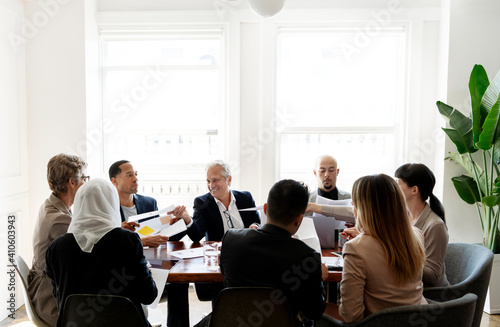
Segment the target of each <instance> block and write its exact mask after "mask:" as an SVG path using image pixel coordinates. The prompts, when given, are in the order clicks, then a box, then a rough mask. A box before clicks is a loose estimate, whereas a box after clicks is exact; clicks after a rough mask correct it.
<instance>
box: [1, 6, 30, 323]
mask: <svg viewBox="0 0 500 327" xmlns="http://www.w3.org/2000/svg"><path fill="white" fill-rule="evenodd" d="M23 16H24V10H23V6H22V4H21V2H19V1H17V0H0V35H1V36H2V38H0V72H1V73H0V149H1V160H0V217H1V219H0V263H1V267H2V270H1V272H0V285H1V289H0V301H1V303H2V304H3V305H2V306H1V307H0V320H2V319H4V318H6V317H7V315H8V314H11V313H12V312H11V311H9V310H8V309H11V308H12V309H14V310H15V309H16V308H17V307H19V306H20V305H22V304H23V301H22V299H21V297H19V294H21V292H20V288H21V285H20V280H19V279H18V280H17V281H16V280H15V279H12V280H11V274H10V270H11V269H13V267H12V266H11V263H10V262H9V261H8V260H9V258H12V257H11V256H9V254H10V255H13V254H14V253H16V252H22V251H23V250H24V249H25V248H26V246H27V245H26V242H23V235H27V234H28V233H29V210H28V208H29V204H28V199H29V197H28V168H27V167H28V162H27V150H26V137H27V131H26V104H25V99H26V95H25V92H26V87H25V65H24V42H23V39H22V37H21V35H22V30H21V28H22V19H23ZM9 251H10V252H9ZM12 277H14V278H15V275H14V274H12Z"/></svg>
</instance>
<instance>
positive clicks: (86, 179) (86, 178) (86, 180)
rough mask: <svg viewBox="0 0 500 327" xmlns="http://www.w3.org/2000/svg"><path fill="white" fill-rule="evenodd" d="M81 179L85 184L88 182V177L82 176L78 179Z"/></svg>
mask: <svg viewBox="0 0 500 327" xmlns="http://www.w3.org/2000/svg"><path fill="white" fill-rule="evenodd" d="M80 178H81V179H83V181H84V182H85V183H86V182H88V181H89V180H90V176H82V177H80Z"/></svg>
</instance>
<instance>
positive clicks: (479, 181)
mask: <svg viewBox="0 0 500 327" xmlns="http://www.w3.org/2000/svg"><path fill="white" fill-rule="evenodd" d="M469 93H470V103H471V115H470V117H467V116H465V115H463V114H462V113H461V112H460V111H458V110H457V109H454V108H453V107H451V106H449V105H447V104H445V103H443V102H440V101H438V102H437V107H438V109H439V112H440V114H441V115H442V116H443V117H444V118H445V119H446V121H447V122H448V124H449V126H450V128H443V130H444V132H445V133H446V135H448V137H449V138H450V140H451V141H452V142H453V143H454V144H455V146H456V148H457V152H450V157H448V158H447V159H449V160H452V161H454V162H456V163H458V164H460V165H461V166H462V167H463V168H464V169H465V170H466V171H467V173H468V175H461V176H456V177H453V178H452V181H453V185H454V186H455V189H456V190H457V193H458V195H459V196H460V198H461V199H462V200H464V201H465V202H467V203H468V204H475V205H476V207H477V212H478V215H479V220H480V222H481V229H482V232H483V245H484V246H486V247H488V248H489V249H491V251H493V253H500V248H499V240H500V239H499V237H500V234H499V230H498V219H499V214H500V210H499V209H500V178H499V168H498V163H499V162H500V161H499V160H500V99H499V94H500V72H499V73H498V74H497V75H496V76H495V79H494V80H493V82H492V83H491V84H490V82H489V80H488V75H487V74H486V71H485V69H484V68H483V66H481V65H475V66H474V69H473V70H472V73H471V75H470V80H469Z"/></svg>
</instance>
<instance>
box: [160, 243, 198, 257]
mask: <svg viewBox="0 0 500 327" xmlns="http://www.w3.org/2000/svg"><path fill="white" fill-rule="evenodd" d="M168 254H170V255H173V256H174V257H177V258H180V259H191V258H198V257H203V247H201V246H200V247H199V248H193V249H185V250H179V251H172V252H169V253H168Z"/></svg>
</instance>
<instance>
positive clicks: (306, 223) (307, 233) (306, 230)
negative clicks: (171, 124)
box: [294, 217, 321, 254]
mask: <svg viewBox="0 0 500 327" xmlns="http://www.w3.org/2000/svg"><path fill="white" fill-rule="evenodd" d="M294 237H296V238H298V239H300V240H301V241H302V242H304V243H306V244H307V245H309V246H310V247H311V248H313V249H314V250H316V251H317V252H319V254H321V246H320V244H319V239H318V234H317V233H316V228H315V227H314V221H313V220H312V218H307V217H304V218H303V219H302V224H300V227H299V229H298V230H297V232H296V233H295V235H294Z"/></svg>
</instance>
